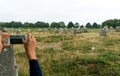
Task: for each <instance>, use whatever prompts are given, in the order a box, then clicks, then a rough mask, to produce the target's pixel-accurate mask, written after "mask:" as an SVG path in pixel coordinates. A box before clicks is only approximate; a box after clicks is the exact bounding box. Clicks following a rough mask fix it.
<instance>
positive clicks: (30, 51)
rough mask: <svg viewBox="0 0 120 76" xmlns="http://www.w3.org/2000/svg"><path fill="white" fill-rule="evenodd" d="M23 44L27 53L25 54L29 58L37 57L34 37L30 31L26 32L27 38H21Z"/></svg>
mask: <svg viewBox="0 0 120 76" xmlns="http://www.w3.org/2000/svg"><path fill="white" fill-rule="evenodd" d="M22 41H23V44H24V47H25V51H26V53H27V56H28V58H29V60H31V59H37V57H36V53H35V48H36V39H35V37H34V36H31V34H30V33H28V34H27V40H25V39H23V40H22Z"/></svg>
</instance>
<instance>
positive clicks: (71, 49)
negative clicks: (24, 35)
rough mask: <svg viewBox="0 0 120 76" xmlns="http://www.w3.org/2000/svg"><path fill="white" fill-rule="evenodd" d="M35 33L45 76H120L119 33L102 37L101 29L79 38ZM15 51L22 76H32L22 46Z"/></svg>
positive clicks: (37, 50) (39, 58)
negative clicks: (100, 34)
mask: <svg viewBox="0 0 120 76" xmlns="http://www.w3.org/2000/svg"><path fill="white" fill-rule="evenodd" d="M24 30H27V29H24ZM51 31H53V30H51ZM32 34H33V35H34V36H35V37H36V39H37V48H36V54H37V57H38V61H39V63H40V65H41V69H42V72H43V75H44V76H120V37H119V35H120V33H119V32H109V33H108V35H107V37H100V36H99V29H89V32H88V33H81V34H78V35H72V34H67V35H62V34H53V33H50V34H46V33H44V32H43V33H40V34H38V33H37V32H36V29H34V31H33V33H32ZM92 47H94V50H92ZM14 51H15V57H16V61H17V65H18V68H19V76H29V64H28V59H27V56H26V54H25V52H24V49H23V46H21V45H15V47H14Z"/></svg>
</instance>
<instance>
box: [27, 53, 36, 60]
mask: <svg viewBox="0 0 120 76" xmlns="http://www.w3.org/2000/svg"><path fill="white" fill-rule="evenodd" d="M28 58H29V60H32V59H37V57H36V54H35V53H28Z"/></svg>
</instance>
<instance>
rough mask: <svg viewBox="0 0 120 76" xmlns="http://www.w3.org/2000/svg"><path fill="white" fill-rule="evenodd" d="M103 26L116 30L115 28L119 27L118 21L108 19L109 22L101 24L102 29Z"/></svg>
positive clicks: (119, 20)
mask: <svg viewBox="0 0 120 76" xmlns="http://www.w3.org/2000/svg"><path fill="white" fill-rule="evenodd" d="M104 26H108V27H109V28H110V27H113V28H116V27H117V26H120V19H110V20H106V21H104V22H103V23H102V27H104Z"/></svg>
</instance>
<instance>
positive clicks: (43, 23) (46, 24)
mask: <svg viewBox="0 0 120 76" xmlns="http://www.w3.org/2000/svg"><path fill="white" fill-rule="evenodd" d="M35 26H36V27H41V28H47V27H49V23H45V22H40V21H38V22H36V23H35Z"/></svg>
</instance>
